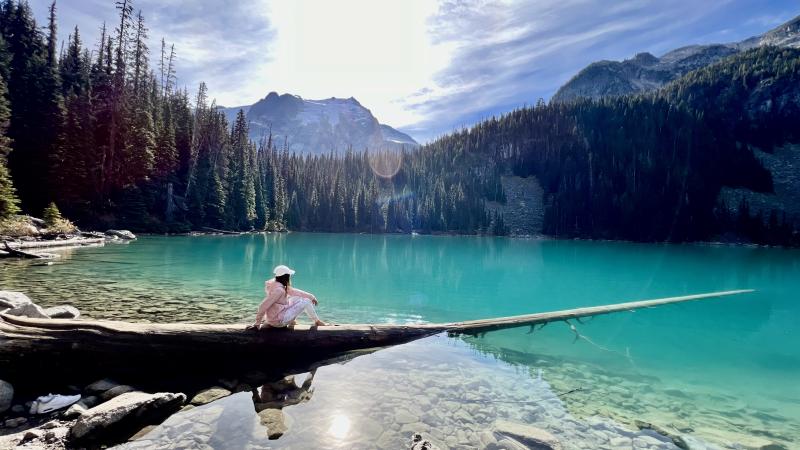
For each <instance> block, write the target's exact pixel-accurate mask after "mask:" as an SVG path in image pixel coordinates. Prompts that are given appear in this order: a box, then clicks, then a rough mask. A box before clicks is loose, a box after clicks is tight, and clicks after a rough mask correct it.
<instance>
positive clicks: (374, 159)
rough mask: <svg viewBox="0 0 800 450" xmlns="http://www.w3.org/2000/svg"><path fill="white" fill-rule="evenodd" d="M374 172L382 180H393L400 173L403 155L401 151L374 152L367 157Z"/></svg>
mask: <svg viewBox="0 0 800 450" xmlns="http://www.w3.org/2000/svg"><path fill="white" fill-rule="evenodd" d="M367 159H368V160H369V166H370V168H372V172H373V173H374V174H375V175H377V176H379V177H381V178H392V177H394V176H395V175H397V172H399V171H400V166H401V165H402V164H403V155H402V153H400V152H399V151H391V150H382V151H374V152H371V153H369V155H367Z"/></svg>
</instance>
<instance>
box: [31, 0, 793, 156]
mask: <svg viewBox="0 0 800 450" xmlns="http://www.w3.org/2000/svg"><path fill="white" fill-rule="evenodd" d="M29 1H30V2H31V6H32V7H33V8H34V12H35V14H36V17H37V19H38V20H39V22H40V24H41V25H44V24H45V22H44V20H45V17H46V12H47V7H48V6H49V4H50V0H29ZM133 5H134V8H135V9H136V10H137V11H138V10H141V11H142V13H143V15H144V17H145V21H146V23H147V25H148V28H149V46H150V50H151V52H152V54H153V58H154V60H155V58H156V56H157V55H159V54H160V47H161V39H162V38H164V39H165V40H166V42H167V43H168V44H170V45H171V44H173V43H174V44H175V50H176V53H177V56H178V59H177V75H178V85H179V86H181V87H183V86H186V87H188V88H189V90H190V92H193V91H195V90H196V88H197V85H198V84H199V83H200V82H201V81H205V82H206V84H207V85H208V88H209V94H210V96H211V97H212V98H216V100H217V103H218V104H219V105H223V106H241V105H249V104H253V103H255V102H256V101H258V100H259V99H261V98H263V97H265V96H266V95H267V94H268V93H269V92H271V91H276V92H278V93H280V94H283V93H290V94H295V95H300V96H302V97H303V98H306V99H321V98H329V97H342V98H347V97H355V98H356V99H357V100H359V102H360V103H361V104H362V105H364V106H365V107H367V108H369V109H370V110H371V111H372V113H373V114H374V115H375V116H376V117H377V118H378V120H379V121H380V122H382V123H385V124H388V125H391V126H393V127H395V128H398V129H400V130H402V131H405V132H407V133H409V134H410V135H411V136H413V137H414V138H415V139H417V140H418V141H420V142H425V141H428V140H430V139H432V138H435V137H436V136H439V135H441V134H444V133H447V132H449V131H452V130H454V129H459V128H463V127H465V126H470V125H472V124H474V123H476V122H478V121H480V120H482V119H486V118H489V117H491V116H493V115H497V114H502V113H504V112H507V111H510V110H512V109H514V108H516V107H520V106H523V105H526V104H527V105H530V104H534V103H536V101H537V100H538V99H540V98H542V99H544V100H548V99H549V98H550V97H551V96H552V95H553V94H554V93H555V92H556V90H558V88H559V87H560V86H561V85H562V84H564V83H565V82H566V81H568V80H569V79H570V78H571V77H572V76H573V75H574V74H575V73H577V72H578V71H579V70H580V69H582V68H583V67H585V66H586V65H587V64H589V63H591V62H593V61H598V60H601V59H611V60H622V59H626V58H631V57H633V56H634V55H635V54H636V53H639V52H642V51H648V52H651V53H653V54H654V55H656V56H659V55H661V54H663V53H666V52H667V51H669V50H672V49H674V48H677V47H681V46H684V45H690V44H698V43H717V42H733V41H739V40H742V39H745V38H747V37H750V36H754V35H757V34H761V33H763V32H765V31H767V30H769V29H771V28H773V27H775V26H777V25H780V24H781V23H783V22H786V21H788V20H790V19H791V18H793V17H795V16H797V15H800V0H699V1H698V0H669V1H663V0H657V1H650V0H628V1H612V0H527V1H516V0H462V1H456V0H394V1H391V0H336V1H334V0H192V1H174V0H173V1H170V0H133ZM57 9H58V20H59V22H58V24H59V35H60V38H61V39H63V40H65V39H66V38H67V36H68V34H69V33H70V32H71V31H72V29H73V28H74V27H75V26H76V25H77V26H78V27H79V29H80V33H81V36H82V38H83V40H84V43H85V45H87V46H89V47H90V48H96V47H97V39H98V37H99V34H100V31H99V30H100V26H101V25H102V23H103V22H104V21H106V22H108V23H109V26H115V25H116V22H117V20H118V19H117V16H116V11H115V9H114V0H58V3H57Z"/></svg>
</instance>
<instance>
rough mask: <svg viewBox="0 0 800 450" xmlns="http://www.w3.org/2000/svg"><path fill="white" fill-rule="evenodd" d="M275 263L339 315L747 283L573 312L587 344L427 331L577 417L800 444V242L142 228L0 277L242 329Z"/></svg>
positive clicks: (547, 306) (586, 302) (436, 314)
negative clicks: (551, 394)
mask: <svg viewBox="0 0 800 450" xmlns="http://www.w3.org/2000/svg"><path fill="white" fill-rule="evenodd" d="M277 264H287V265H289V266H291V267H292V268H294V269H295V270H297V275H296V276H295V278H294V280H293V282H294V284H295V286H297V287H299V288H301V289H305V290H308V291H310V292H313V293H315V294H316V295H317V297H318V298H319V300H320V305H319V307H318V311H319V313H320V315H321V316H322V318H323V319H324V320H330V321H334V322H339V323H343V322H394V323H404V322H422V321H424V322H444V321H456V320H467V319H480V318H489V317H497V316H508V315H515V314H525V313H533V312H542V311H552V310H559V309H567V308H574V307H579V306H591V305H601V304H608V303H617V302H623V301H633V300H643V299H650V298H659V297H670V296H678V295H686V294H695V293H704V292H713V291H724V290H733V289H755V292H754V293H750V294H743V295H738V296H734V297H727V298H719V299H710V300H703V301H699V302H691V303H686V304H680V305H671V306H664V307H659V308H653V309H647V310H640V311H636V312H626V313H618V314H613V315H609V316H601V317H597V318H594V319H592V320H590V321H587V322H586V323H584V324H580V323H576V322H574V323H573V324H574V325H576V326H577V328H578V330H579V331H580V332H581V334H582V335H584V336H586V337H587V338H589V339H588V340H584V339H581V340H577V341H575V342H573V341H574V337H575V336H574V334H573V333H572V331H570V329H569V328H568V326H567V325H566V324H564V323H552V324H549V325H547V326H546V327H545V328H543V329H542V330H538V329H537V330H536V331H535V332H534V333H532V334H528V331H529V330H528V328H522V329H518V330H508V331H503V332H495V333H488V334H486V335H484V336H483V337H481V338H446V337H438V338H437V339H429V340H428V341H426V342H429V345H430V346H431V350H430V351H431V352H434V353H435V354H436V355H437V357H438V358H440V359H443V360H444V361H443V362H445V363H446V362H447V358H448V356H447V355H448V349H449V348H452V349H453V354H454V355H455V354H456V353H458V355H459V356H458V357H455V356H454V359H453V365H454V366H457V365H458V361H459V360H460V359H461V358H464V355H463V352H464V349H465V348H466V349H468V352H471V354H472V355H474V357H475V358H478V359H479V360H484V361H485V362H486V365H485V366H482V367H485V368H487V369H486V370H488V372H487V373H495V372H492V370H493V369H492V367H493V365H494V364H497V363H498V362H500V363H502V364H503V365H504V367H515V368H516V369H515V370H514V371H513V373H516V374H517V376H519V377H522V378H525V379H530V378H531V377H534V378H535V377H536V376H538V375H537V373H539V372H538V371H539V370H540V369H542V368H543V367H544V369H543V375H542V376H543V378H544V379H545V380H547V381H548V383H549V384H550V385H552V387H553V389H554V390H556V391H566V390H569V389H574V388H578V387H579V388H581V389H583V393H579V394H578V395H570V396H568V397H565V398H564V403H565V407H566V409H567V410H568V412H569V414H571V415H572V416H575V417H593V416H597V417H605V418H609V419H612V420H615V421H617V422H618V423H621V424H628V426H632V424H633V422H634V421H635V420H645V421H648V422H652V423H654V424H660V426H664V427H668V428H670V429H674V430H678V432H680V433H682V434H686V435H691V436H696V437H697V438H699V439H703V440H704V441H706V442H709V443H710V444H709V445H718V446H721V447H729V448H736V445H743V446H745V447H753V448H758V447H759V446H761V445H766V444H768V443H777V444H780V445H782V446H784V447H785V448H798V447H800V325H798V320H800V251H796V250H783V249H766V248H750V247H728V246H710V245H655V244H632V243H619V242H587V241H560V240H534V239H530V240H529V239H512V238H495V237H459V236H408V235H348V234H306V233H290V234H266V235H245V236H197V237H149V236H148V237H142V238H140V239H139V240H138V241H136V242H133V243H131V244H128V245H107V246H105V247H99V248H86V249H77V250H72V251H68V252H64V253H63V254H62V257H61V258H60V259H59V260H57V261H56V262H54V263H53V264H51V265H32V264H31V263H29V262H4V263H3V264H2V265H0V288H2V289H4V290H19V291H22V292H24V293H26V294H28V295H29V296H30V297H31V298H32V299H33V300H34V301H37V302H38V303H40V304H42V305H45V306H51V305H57V304H64V303H68V304H73V305H75V306H77V307H78V308H79V309H80V310H81V311H82V312H83V314H84V315H85V316H87V317H93V318H109V319H124V320H138V321H153V322H157V321H175V320H180V321H186V322H209V323H210V322H229V321H240V322H244V321H249V320H252V319H253V317H254V313H255V310H256V308H257V306H258V304H259V303H260V301H261V299H262V297H263V282H264V280H265V279H266V278H269V277H271V270H272V268H273V267H274V266H275V265H277ZM402 349H403V346H401V347H398V348H396V349H392V351H399V352H402V351H403V350H402ZM408 352H409V353H408V355H413V354H414V352H419V345H416V346H415V345H409V346H408ZM379 354H380V352H378V354H374V355H373V356H375V355H379ZM408 355H407V356H408ZM374 361H380V359H376V360H374ZM375 364H377V362H376V363H375ZM384 366H385V365H384ZM376 367H377V366H376ZM496 373H497V374H498V376H501V375H502V376H503V377H508V373H509V372H508V371H507V370H506V369H502V370H500V369H498V370H497V372H496ZM523 381H524V380H523ZM523 381H520V382H523ZM287 439H289V441H291V439H292V437H291V435H290V434H289V435H287ZM277 442H280V440H279V441H277ZM287 442H288V441H287ZM709 448H715V447H709Z"/></svg>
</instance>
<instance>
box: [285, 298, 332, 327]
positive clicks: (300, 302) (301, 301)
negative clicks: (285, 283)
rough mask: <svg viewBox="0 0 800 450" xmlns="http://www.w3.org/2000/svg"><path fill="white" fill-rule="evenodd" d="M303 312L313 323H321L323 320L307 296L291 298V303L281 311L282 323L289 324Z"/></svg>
mask: <svg viewBox="0 0 800 450" xmlns="http://www.w3.org/2000/svg"><path fill="white" fill-rule="evenodd" d="M303 312H305V313H306V314H307V315H308V317H309V318H310V319H311V320H313V321H314V324H315V325H322V324H323V322H322V320H320V318H319V316H318V315H317V311H316V309H314V304H313V303H311V300H309V299H307V298H300V297H295V298H293V299H292V304H291V305H290V306H289V307H288V308H286V310H284V312H283V323H284V324H286V325H289V324H290V323H291V322H292V321H294V320H295V319H297V317H298V316H300V314H301V313H303Z"/></svg>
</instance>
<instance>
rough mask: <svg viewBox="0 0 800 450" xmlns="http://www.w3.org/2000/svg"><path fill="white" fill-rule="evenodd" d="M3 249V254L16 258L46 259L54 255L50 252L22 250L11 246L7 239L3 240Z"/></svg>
mask: <svg viewBox="0 0 800 450" xmlns="http://www.w3.org/2000/svg"><path fill="white" fill-rule="evenodd" d="M3 251H4V252H5V254H4V255H3V256H11V257H15V258H25V259H45V258H52V257H53V255H50V254H40V253H30V252H26V251H22V250H19V249H16V248H13V247H11V246H10V245H8V242H7V241H3Z"/></svg>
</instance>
